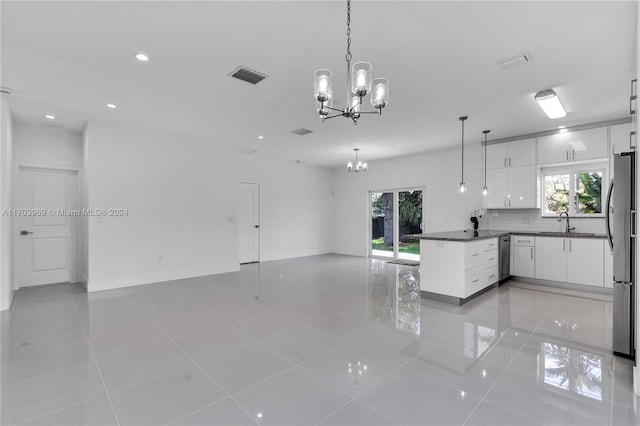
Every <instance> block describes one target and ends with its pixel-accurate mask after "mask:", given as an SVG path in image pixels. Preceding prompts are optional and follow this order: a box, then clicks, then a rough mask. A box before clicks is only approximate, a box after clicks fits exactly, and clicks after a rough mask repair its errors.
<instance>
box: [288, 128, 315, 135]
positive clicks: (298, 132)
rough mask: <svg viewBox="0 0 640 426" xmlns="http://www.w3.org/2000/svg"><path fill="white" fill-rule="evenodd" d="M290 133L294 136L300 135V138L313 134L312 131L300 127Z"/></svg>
mask: <svg viewBox="0 0 640 426" xmlns="http://www.w3.org/2000/svg"><path fill="white" fill-rule="evenodd" d="M291 133H294V134H296V135H300V136H304V135H308V134H309V133H313V130H309V129H305V128H304V127H300V128H299V129H295V130H292V131H291Z"/></svg>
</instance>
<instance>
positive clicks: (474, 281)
mask: <svg viewBox="0 0 640 426" xmlns="http://www.w3.org/2000/svg"><path fill="white" fill-rule="evenodd" d="M478 281H480V278H476V279H475V280H473V281H471V282H472V283H477V282H478Z"/></svg>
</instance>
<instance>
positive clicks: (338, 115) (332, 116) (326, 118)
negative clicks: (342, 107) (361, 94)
mask: <svg viewBox="0 0 640 426" xmlns="http://www.w3.org/2000/svg"><path fill="white" fill-rule="evenodd" d="M336 117H342V114H336V115H330V116H328V117H325V118H324V119H325V120H328V119H330V118H336Z"/></svg>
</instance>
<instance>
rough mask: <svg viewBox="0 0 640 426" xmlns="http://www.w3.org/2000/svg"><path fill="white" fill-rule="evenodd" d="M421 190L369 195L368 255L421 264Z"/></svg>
mask: <svg viewBox="0 0 640 426" xmlns="http://www.w3.org/2000/svg"><path fill="white" fill-rule="evenodd" d="M422 193H423V189H422V188H404V189H398V190H390V191H370V192H369V205H370V208H369V219H370V223H371V227H370V232H369V240H370V243H369V255H370V256H373V257H382V258H390V259H397V260H407V261H413V262H419V261H420V236H419V235H420V234H421V233H422V230H423V229H424V223H423V218H422Z"/></svg>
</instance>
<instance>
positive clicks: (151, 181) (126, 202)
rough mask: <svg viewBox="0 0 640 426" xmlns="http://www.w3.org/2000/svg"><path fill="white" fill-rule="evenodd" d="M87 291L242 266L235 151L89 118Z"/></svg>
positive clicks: (223, 270) (191, 275) (210, 143)
mask: <svg viewBox="0 0 640 426" xmlns="http://www.w3.org/2000/svg"><path fill="white" fill-rule="evenodd" d="M85 138H86V144H87V146H88V148H87V162H86V169H87V184H88V194H87V196H88V205H89V207H90V208H91V209H96V208H99V209H118V208H120V209H128V216H124V217H100V218H98V217H91V218H89V220H88V248H87V250H88V253H89V261H88V278H89V280H88V284H87V288H88V290H89V291H96V290H103V289H109V288H118V287H126V286H131V285H137V284H147V283H153V282H158V281H166V280H171V279H178V278H184V277H193V276H201V275H209V274H216V273H221V272H228V271H233V270H237V269H239V265H238V228H237V222H236V216H237V214H236V213H237V205H236V204H237V182H238V177H237V169H236V164H237V155H236V153H235V151H233V152H232V151H230V148H227V147H225V146H227V145H228V144H224V143H217V142H216V141H215V140H211V139H205V138H197V137H191V136H185V135H180V134H169V133H167V132H158V131H153V130H139V129H134V128H125V127H122V126H114V125H112V124H109V123H103V122H99V121H91V122H90V123H89V124H88V125H87V128H86V129H85Z"/></svg>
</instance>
